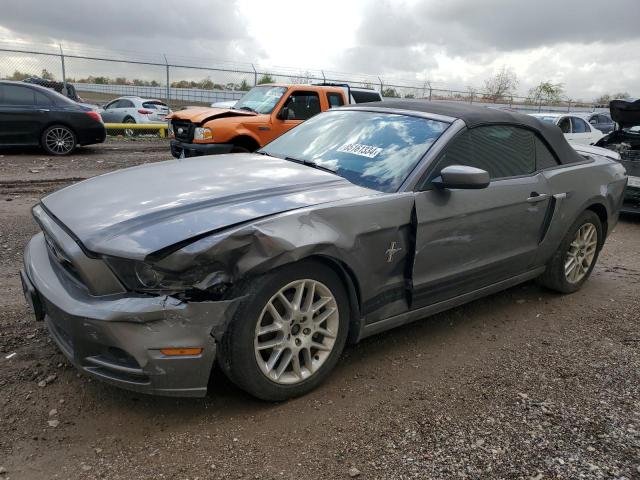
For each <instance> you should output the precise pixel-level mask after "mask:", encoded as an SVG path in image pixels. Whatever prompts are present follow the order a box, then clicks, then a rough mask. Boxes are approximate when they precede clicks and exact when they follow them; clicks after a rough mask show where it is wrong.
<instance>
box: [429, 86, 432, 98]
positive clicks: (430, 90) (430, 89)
mask: <svg viewBox="0 0 640 480" xmlns="http://www.w3.org/2000/svg"><path fill="white" fill-rule="evenodd" d="M432 91H433V89H432V88H431V85H429V101H431V92H432Z"/></svg>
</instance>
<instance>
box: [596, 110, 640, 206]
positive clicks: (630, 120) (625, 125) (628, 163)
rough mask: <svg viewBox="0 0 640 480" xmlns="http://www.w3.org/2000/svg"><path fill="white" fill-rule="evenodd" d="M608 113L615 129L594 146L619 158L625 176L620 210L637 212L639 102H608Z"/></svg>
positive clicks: (639, 186) (639, 203) (639, 195)
mask: <svg viewBox="0 0 640 480" xmlns="http://www.w3.org/2000/svg"><path fill="white" fill-rule="evenodd" d="M609 110H610V112H611V118H612V119H613V120H614V121H615V123H616V125H617V128H616V129H615V130H614V131H613V132H611V133H609V134H608V135H606V136H605V137H603V138H601V139H600V140H599V141H598V142H597V143H596V145H597V146H599V147H604V148H607V149H610V150H613V151H615V152H617V153H618V154H619V155H620V163H622V165H623V166H624V168H625V169H626V170H627V174H628V175H629V183H628V185H627V189H626V190H625V196H624V204H623V205H622V211H623V212H626V213H640V100H635V101H634V100H612V101H611V103H610V105H609Z"/></svg>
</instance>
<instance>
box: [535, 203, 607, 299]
mask: <svg viewBox="0 0 640 480" xmlns="http://www.w3.org/2000/svg"><path fill="white" fill-rule="evenodd" d="M602 242H603V233H602V222H601V221H600V217H598V215H596V214H595V213H594V212H592V211H591V210H587V211H585V212H583V213H582V215H580V217H579V218H578V219H577V220H576V221H575V222H574V223H573V225H572V226H571V228H570V229H569V231H568V232H567V234H566V236H565V237H564V239H563V240H562V243H561V244H560V247H559V248H558V250H557V251H556V253H555V254H554V255H553V257H552V258H551V261H550V262H549V263H548V264H547V269H546V271H545V272H544V273H543V274H542V275H541V276H540V278H539V279H538V280H539V282H540V283H541V284H542V285H544V286H545V287H548V288H551V289H553V290H556V291H558V292H562V293H572V292H575V291H577V290H579V289H580V287H582V284H583V283H584V282H586V281H587V279H588V278H589V276H590V275H591V272H592V271H593V268H594V267H595V264H596V261H597V260H598V255H599V253H600V249H601V247H602Z"/></svg>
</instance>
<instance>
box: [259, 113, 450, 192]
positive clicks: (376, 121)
mask: <svg viewBox="0 0 640 480" xmlns="http://www.w3.org/2000/svg"><path fill="white" fill-rule="evenodd" d="M448 126H449V124H448V123H446V122H441V121H437V120H429V119H426V118H419V117H410V116H406V115H397V114H389V113H374V112H364V111H349V110H345V111H335V110H334V111H331V112H326V113H321V114H320V115H316V116H315V117H313V118H311V119H310V120H307V121H306V122H304V123H303V124H301V125H300V126H298V127H296V128H294V129H293V130H290V131H289V132H287V133H285V134H284V135H282V136H281V137H279V138H277V139H276V140H274V141H273V142H271V143H270V144H268V145H267V146H266V147H264V148H263V149H262V152H264V153H266V154H267V155H271V156H274V157H280V158H290V159H292V160H297V161H301V162H308V163H313V164H316V165H317V166H319V167H321V168H325V169H330V170H331V171H333V172H335V173H336V174H338V175H340V176H341V177H344V178H346V179H347V180H349V181H350V182H352V183H355V184H356V185H360V186H363V187H367V188H373V189H375V190H380V191H382V192H394V191H396V190H397V189H398V187H399V186H400V184H401V183H402V182H403V181H404V180H405V179H406V178H407V175H409V173H410V172H411V170H413V168H414V167H415V166H416V165H417V163H418V162H419V161H420V159H421V158H422V156H423V155H424V154H425V152H426V151H427V150H428V149H429V147H431V145H432V144H433V142H435V141H436V140H437V139H438V137H439V136H440V135H441V134H442V132H444V131H445V130H446V129H447V127H448Z"/></svg>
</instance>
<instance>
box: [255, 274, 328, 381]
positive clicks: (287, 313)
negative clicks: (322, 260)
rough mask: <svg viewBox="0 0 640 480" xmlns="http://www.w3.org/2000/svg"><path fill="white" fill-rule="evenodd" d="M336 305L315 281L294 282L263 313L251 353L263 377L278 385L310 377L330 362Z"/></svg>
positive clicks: (285, 287) (271, 300) (323, 288)
mask: <svg viewBox="0 0 640 480" xmlns="http://www.w3.org/2000/svg"><path fill="white" fill-rule="evenodd" d="M338 315H339V312H338V305H337V302H336V299H335V297H334V296H333V294H332V293H331V290H329V288H328V287H327V286H326V285H324V284H323V283H321V282H318V281H317V280H311V279H304V280H296V281H294V282H291V283H289V284H288V285H286V286H284V287H283V288H281V289H280V290H279V291H278V292H277V293H276V294H275V295H273V296H272V297H271V299H270V300H269V301H268V302H267V304H266V305H265V307H264V308H263V309H262V312H261V314H260V317H259V319H258V322H257V324H256V329H255V336H254V350H255V356H256V360H257V362H258V365H259V367H260V370H261V371H262V373H263V374H264V375H265V376H266V377H267V378H269V379H270V380H271V381H273V382H276V383H278V384H288V385H291V384H296V383H300V382H302V381H304V380H306V379H307V378H309V377H311V376H312V375H313V374H314V373H315V372H316V371H318V369H319V368H320V367H321V366H322V365H323V364H324V362H325V361H326V360H327V358H329V356H330V354H331V352H332V350H333V347H334V345H335V343H336V338H337V337H338V328H339V316H338Z"/></svg>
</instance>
